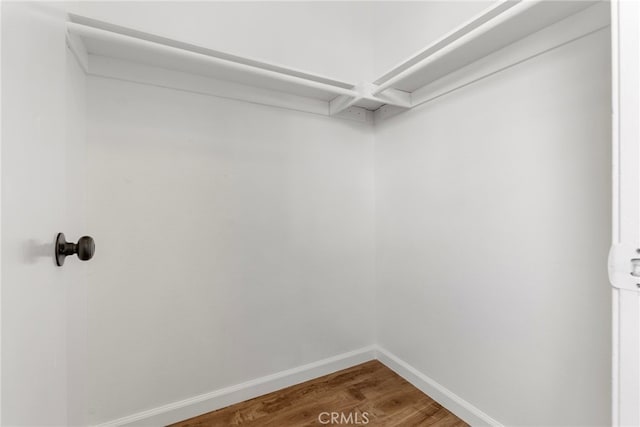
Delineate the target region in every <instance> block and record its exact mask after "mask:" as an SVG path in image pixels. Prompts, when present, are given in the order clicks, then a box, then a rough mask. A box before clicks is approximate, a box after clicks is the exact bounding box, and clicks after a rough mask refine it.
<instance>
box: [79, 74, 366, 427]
mask: <svg viewBox="0 0 640 427" xmlns="http://www.w3.org/2000/svg"><path fill="white" fill-rule="evenodd" d="M88 108H89V112H88V157H89V164H88V177H89V179H88V222H89V229H90V230H91V233H93V235H94V236H95V239H96V243H97V250H96V257H95V259H94V260H93V261H92V265H91V269H90V273H89V274H90V283H91V286H90V290H89V304H88V305H89V324H88V336H89V369H90V372H91V383H90V386H89V401H90V404H91V421H92V422H101V421H105V420H110V419H114V418H118V417H122V416H126V415H130V414H133V413H136V412H138V411H142V410H144V409H148V408H152V407H157V406H160V405H163V404H167V403H170V402H174V401H177V400H180V399H184V398H188V397H192V396H195V395H198V394H201V393H205V392H210V391H213V390H217V389H220V388H222V387H225V386H230V385H234V384H238V383H241V382H244V381H247V380H250V379H254V378H257V377H261V376H264V375H268V374H272V373H275V372H278V371H282V370H285V369H289V368H293V367H297V366H299V365H302V364H305V363H310V362H315V361H318V360H321V359H324V358H327V357H330V356H335V355H337V354H340V353H343V352H346V351H350V350H354V349H358V348H360V347H363V346H366V345H370V344H372V343H373V318H372V303H373V301H372V299H373V293H372V292H371V290H372V289H373V256H374V254H373V139H372V129H371V128H370V127H369V126H367V125H366V124H362V123H356V122H349V121H342V120H335V119H330V118H327V117H322V116H315V115H311V114H305V113H299V112H292V111H288V110H280V109H276V108H271V107H263V106H257V105H252V104H248V103H241V102H236V101H229V100H222V99H217V98H214V97H207V96H201V95H196V94H191V93H186V92H180V91H173V90H169V89H161V88H156V87H151V86H145V85H138V84H133V83H125V82H121V81H115V80H108V79H102V78H94V77H91V78H89V86H88Z"/></svg>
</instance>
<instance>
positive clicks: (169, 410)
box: [96, 346, 376, 427]
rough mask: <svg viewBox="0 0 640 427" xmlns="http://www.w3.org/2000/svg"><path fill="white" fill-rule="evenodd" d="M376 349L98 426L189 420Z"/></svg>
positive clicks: (330, 369)
mask: <svg viewBox="0 0 640 427" xmlns="http://www.w3.org/2000/svg"><path fill="white" fill-rule="evenodd" d="M375 355H376V347H375V346H369V347H364V348H361V349H358V350H354V351H350V352H348V353H343V354H339V355H337V356H333V357H329V358H327V359H323V360H319V361H317V362H313V363H309V364H306V365H302V366H298V367H296V368H292V369H287V370H286V371H281V372H278V373H275V374H272V375H267V376H264V377H261V378H257V379H255V380H251V381H247V382H244V383H242V384H237V385H234V386H231V387H225V388H223V389H219V390H215V391H212V392H209V393H205V394H201V395H199V396H194V397H191V398H189V399H184V400H180V401H178V402H173V403H170V404H168V405H164V406H160V407H157V408H153V409H150V410H147V411H143V412H139V413H137V414H133V415H129V416H127V417H123V418H119V419H117V420H113V421H109V422H106V423H103V424H99V425H98V426H96V427H124V426H127V427H133V426H154V427H157V426H160V425H167V424H171V423H176V422H178V421H182V420H186V419H188V418H192V417H195V416H198V415H201V414H205V413H207V412H211V411H215V410H216V409H220V408H224V407H226V406H229V405H233V404H234V403H239V402H242V401H244V400H248V399H253V398H254V397H258V396H261V395H263V394H267V393H271V392H274V391H276V390H280V389H282V388H285V387H289V386H292V385H295V384H299V383H301V382H304V381H309V380H312V379H314V378H318V377H321V376H323V375H328V374H331V373H333V372H336V371H339V370H341V369H346V368H350V367H352V366H355V365H358V364H360V363H364V362H367V361H369V360H373V359H375Z"/></svg>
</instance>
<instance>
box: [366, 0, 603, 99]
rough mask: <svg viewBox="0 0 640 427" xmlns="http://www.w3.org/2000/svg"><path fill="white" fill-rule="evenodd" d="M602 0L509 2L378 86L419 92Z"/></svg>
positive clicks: (412, 59) (401, 66)
mask: <svg viewBox="0 0 640 427" xmlns="http://www.w3.org/2000/svg"><path fill="white" fill-rule="evenodd" d="M596 3H598V1H591V0H588V1H580V0H568V1H567V0H565V1H550V0H525V1H523V0H503V1H501V2H499V3H496V4H495V5H493V6H491V7H490V8H488V9H486V10H485V11H483V12H482V13H480V14H479V15H477V16H476V17H474V18H473V19H471V20H469V21H467V22H466V23H464V24H463V25H461V26H460V27H458V28H456V29H454V30H453V31H451V32H450V33H448V34H446V35H445V36H444V37H442V38H440V39H438V40H436V41H435V42H434V43H432V44H431V45H429V46H428V47H426V48H425V49H423V50H421V51H420V52H418V53H417V54H415V55H413V56H411V57H410V58H408V59H407V60H406V61H403V62H402V63H401V64H399V65H398V66H396V67H394V68H393V69H392V70H391V71H389V72H388V73H386V74H385V75H383V76H382V77H380V78H379V79H378V80H376V81H375V82H374V83H375V84H376V85H378V87H377V88H376V89H375V90H374V91H373V95H378V94H382V93H384V92H385V91H387V90H389V89H396V90H401V91H404V92H408V93H413V92H415V91H417V90H418V89H420V88H422V87H424V86H427V85H428V84H430V83H432V82H434V81H436V80H438V79H440V78H442V77H444V76H447V75H448V74H450V73H453V72H455V71H456V70H459V69H461V68H463V67H465V66H467V65H469V64H471V63H473V62H475V61H477V60H479V59H481V58H483V57H486V56H488V55H490V54H492V53H494V52H496V51H498V50H500V49H502V48H504V47H506V46H508V45H511V44H513V43H515V42H517V41H519V40H521V39H523V38H525V37H527V36H529V35H531V34H533V33H536V32H537V31H539V30H541V29H543V28H545V27H548V26H550V25H552V24H554V23H556V22H558V21H560V20H562V19H565V18H567V17H569V16H571V15H574V14H576V13H578V12H580V11H582V10H584V9H586V8H588V7H590V6H593V5H594V4H596Z"/></svg>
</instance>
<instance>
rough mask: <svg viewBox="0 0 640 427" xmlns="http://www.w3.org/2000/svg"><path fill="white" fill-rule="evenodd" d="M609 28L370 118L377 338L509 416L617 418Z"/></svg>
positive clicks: (539, 421) (562, 420) (578, 421)
mask: <svg viewBox="0 0 640 427" xmlns="http://www.w3.org/2000/svg"><path fill="white" fill-rule="evenodd" d="M609 82H610V75H609V35H608V33H607V32H605V31H600V32H598V33H595V34H592V35H590V36H587V37H585V38H582V39H580V40H578V41H575V42H572V43H570V44H568V45H565V46H564V47H561V48H557V49H554V50H552V51H550V52H547V53H546V54H544V55H542V56H539V57H537V58H534V59H531V60H529V61H527V62H525V63H522V64H519V65H517V66H514V67H512V68H510V69H508V70H506V71H503V72H501V73H499V74H497V75H494V76H491V77H489V78H486V79H484V80H482V81H479V82H477V83H474V84H472V85H470V86H468V87H466V88H463V89H460V90H458V91H456V92H454V93H451V94H449V95H447V96H444V97H442V98H440V99H438V100H436V101H434V102H432V103H429V104H425V105H424V106H423V107H420V108H418V109H416V110H412V111H410V112H407V113H405V114H403V115H400V116H397V117H395V118H393V119H390V120H388V121H386V122H383V123H382V124H380V125H379V126H378V127H377V133H376V198H377V201H376V209H377V264H376V266H377V282H378V283H377V292H378V294H377V320H378V329H377V331H378V336H377V340H378V342H379V344H380V345H381V346H382V347H383V348H385V349H387V350H389V351H391V352H392V353H393V354H395V355H396V356H398V357H399V358H401V359H403V360H404V361H406V362H407V363H409V364H410V365H412V366H413V367H415V368H416V369H418V370H419V371H421V372H422V373H424V374H425V375H427V376H429V377H431V378H432V379H434V380H435V381H437V382H438V383H440V384H441V385H443V386H444V387H446V388H448V389H449V390H451V391H452V392H453V393H455V394H457V395H458V396H460V397H462V398H463V399H465V400H467V401H468V402H470V403H471V404H472V405H474V406H476V407H477V408H479V409H480V410H482V411H483V412H485V413H486V414H488V415H489V416H491V417H493V418H495V419H496V420H498V421H499V422H501V423H503V424H504V425H509V426H518V425H520V426H523V425H529V426H532V425H536V426H545V425H557V426H560V425H562V426H566V425H580V426H587V425H608V424H609V422H610V363H611V357H610V328H611V325H610V318H611V313H610V290H609V285H608V280H607V272H606V265H607V264H606V260H607V250H608V246H609V240H610V234H609V230H610V204H611V202H610V201H611V193H610V188H609V185H610V184H609V183H610V158H611V153H610V88H609Z"/></svg>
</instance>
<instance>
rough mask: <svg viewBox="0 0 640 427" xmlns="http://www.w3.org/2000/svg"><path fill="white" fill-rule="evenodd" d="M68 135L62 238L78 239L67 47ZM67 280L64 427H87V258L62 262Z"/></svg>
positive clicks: (76, 118) (82, 113) (80, 94)
mask: <svg viewBox="0 0 640 427" xmlns="http://www.w3.org/2000/svg"><path fill="white" fill-rule="evenodd" d="M66 79H67V85H66V88H67V94H66V96H67V109H66V115H67V120H66V123H67V137H66V141H65V142H66V144H67V146H66V150H65V154H66V159H65V168H64V172H65V181H64V184H63V185H64V187H65V188H66V189H67V191H66V194H67V198H66V200H65V208H66V209H67V212H66V214H65V221H66V224H65V227H64V233H65V236H66V237H67V240H69V241H73V242H77V241H78V239H79V238H80V237H81V236H84V235H86V234H91V233H90V232H89V230H88V229H87V227H86V226H87V207H86V196H87V194H86V191H87V184H86V183H87V145H86V141H87V126H86V123H87V102H86V101H87V92H86V87H87V77H86V75H85V73H84V70H83V69H82V68H81V66H80V64H79V63H78V60H77V59H76V58H75V56H74V54H73V53H72V52H71V50H70V49H67V73H66ZM43 178H44V177H43ZM63 268H64V269H65V270H67V271H66V274H67V275H69V278H68V279H67V280H66V281H65V288H66V292H67V310H66V312H67V319H66V321H67V330H66V332H67V336H66V339H67V343H66V344H67V361H66V362H67V406H68V409H67V413H68V420H67V425H69V426H86V425H88V422H87V409H86V408H87V379H88V377H89V375H90V373H89V371H88V369H87V290H88V288H89V287H90V286H91V284H90V283H89V282H88V281H87V271H88V269H90V268H91V261H89V262H81V261H80V260H79V259H77V257H76V256H72V257H70V258H67V259H66V260H65V264H64V267H63Z"/></svg>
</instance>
